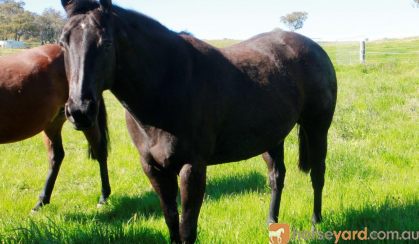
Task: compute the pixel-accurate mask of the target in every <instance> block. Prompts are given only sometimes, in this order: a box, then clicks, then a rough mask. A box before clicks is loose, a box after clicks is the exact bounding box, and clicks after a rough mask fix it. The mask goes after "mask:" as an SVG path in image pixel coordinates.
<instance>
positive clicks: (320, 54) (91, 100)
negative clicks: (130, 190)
mask: <svg viewBox="0 0 419 244" xmlns="http://www.w3.org/2000/svg"><path fill="white" fill-rule="evenodd" d="M62 4H63V6H64V8H65V10H66V12H67V14H68V17H69V19H68V22H67V23H66V25H65V27H64V30H63V34H62V39H61V45H62V46H63V48H64V50H65V63H66V69H67V75H68V79H69V80H70V96H69V99H68V101H67V104H66V114H67V116H68V118H69V119H70V121H72V122H73V123H74V125H75V126H76V127H78V128H87V127H90V126H92V125H93V123H94V121H95V117H96V116H97V111H98V109H97V107H98V104H99V103H98V98H99V97H100V95H101V93H102V92H103V90H105V89H110V90H111V91H112V92H113V94H114V95H115V96H116V97H117V98H118V99H119V101H120V102H121V103H122V104H123V106H124V107H125V108H126V109H127V110H128V112H129V114H127V122H128V127H129V131H130V134H131V137H132V139H133V141H134V142H135V144H136V146H137V148H138V150H139V152H140V155H141V162H142V166H143V169H144V171H145V173H146V174H147V176H148V177H149V179H150V181H151V183H152V185H153V187H154V189H155V190H156V192H157V193H158V195H159V196H160V201H161V206H162V208H163V213H164V217H165V220H166V223H167V225H168V227H169V231H170V238H171V240H172V242H185V243H193V242H194V241H195V240H196V235H197V222H198V215H199V211H200V208H201V204H202V200H203V197H204V192H205V181H206V167H207V165H213V164H220V163H224V162H232V161H239V160H242V159H246V158H249V157H253V156H255V155H258V154H262V153H263V155H264V159H265V160H266V162H267V164H268V169H269V179H270V184H271V187H272V199H271V205H270V211H269V217H268V221H269V222H277V220H278V211H279V203H280V199H281V192H282V188H283V184H284V177H285V165H284V145H283V144H284V139H285V137H286V136H287V135H288V133H289V132H290V131H291V129H292V128H293V127H294V126H295V125H296V124H299V125H300V131H299V139H300V158H299V165H300V168H301V169H302V170H303V171H305V172H308V171H310V170H311V179H312V182H313V188H314V214H313V219H312V221H313V223H317V222H319V221H320V220H321V202H322V189H323V185H324V173H325V157H326V151H327V132H328V129H329V126H330V124H331V121H332V117H333V113H334V108H335V104H336V91H337V84H336V75H335V71H334V68H333V66H332V63H331V62H330V59H329V58H328V56H327V54H326V53H325V52H324V51H323V50H322V48H321V47H320V46H319V45H317V44H316V43H314V42H313V41H311V40H310V39H308V38H306V37H303V36H301V35H298V34H295V33H289V32H271V33H265V34H261V35H258V36H256V37H254V38H252V39H250V40H248V41H245V42H242V43H240V44H237V45H234V46H232V47H229V48H225V49H217V48H214V47H212V46H210V45H208V44H206V43H205V42H202V41H200V40H198V39H196V38H194V37H193V36H190V35H184V34H178V33H175V32H172V31H170V30H168V29H167V28H165V27H164V26H162V25H161V24H160V23H158V22H157V21H155V20H152V19H150V18H148V17H146V16H144V15H142V14H140V13H136V12H134V11H130V10H125V9H122V8H120V7H117V6H113V5H112V1H111V0H101V1H100V2H99V3H97V2H96V1H92V0H89V1H88V0H85V1H82V0H79V1H75V0H72V1H71V0H62ZM177 175H179V176H180V193H181V202H182V216H181V220H180V223H179V214H178V209H177V203H176V196H177V192H178V182H177Z"/></svg>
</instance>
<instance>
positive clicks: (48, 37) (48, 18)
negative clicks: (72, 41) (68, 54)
mask: <svg viewBox="0 0 419 244" xmlns="http://www.w3.org/2000/svg"><path fill="white" fill-rule="evenodd" d="M64 23H65V17H63V15H62V14H61V12H60V11H58V10H55V9H52V8H48V9H45V10H44V12H43V13H42V15H41V16H39V17H38V18H37V26H38V28H39V38H40V41H41V43H57V42H58V41H59V38H60V35H61V31H62V29H63V27H64Z"/></svg>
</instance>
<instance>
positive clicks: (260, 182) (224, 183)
mask: <svg viewBox="0 0 419 244" xmlns="http://www.w3.org/2000/svg"><path fill="white" fill-rule="evenodd" d="M266 190H267V188H266V177H265V176H263V175H261V174H260V173H258V172H254V171H253V172H250V173H248V174H245V175H243V174H241V175H230V176H228V177H222V178H215V179H213V180H211V181H208V183H207V188H206V198H207V199H209V200H217V199H220V198H222V197H223V196H229V195H237V194H244V193H248V192H264V191H266Z"/></svg>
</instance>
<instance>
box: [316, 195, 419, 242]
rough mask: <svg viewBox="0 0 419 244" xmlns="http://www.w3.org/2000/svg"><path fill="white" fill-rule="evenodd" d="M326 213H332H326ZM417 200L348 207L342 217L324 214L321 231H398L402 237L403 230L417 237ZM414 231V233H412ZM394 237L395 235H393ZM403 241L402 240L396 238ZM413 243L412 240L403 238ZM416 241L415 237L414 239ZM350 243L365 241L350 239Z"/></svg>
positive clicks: (418, 211)
mask: <svg viewBox="0 0 419 244" xmlns="http://www.w3.org/2000/svg"><path fill="white" fill-rule="evenodd" d="M327 215H333V213H328V214H327ZM418 216H419V201H413V202H411V203H408V204H402V205H396V204H394V203H389V202H388V201H386V202H385V203H384V204H382V205H381V206H379V207H373V206H366V207H364V208H363V209H359V210H358V209H348V210H346V211H345V212H344V213H343V216H342V217H343V218H342V219H340V218H339V219H334V218H333V216H330V217H329V218H328V217H327V216H325V217H326V218H325V222H324V223H323V224H322V225H321V228H320V229H319V230H321V231H329V230H330V231H345V230H349V231H352V230H356V231H360V230H364V228H367V229H368V233H371V232H372V231H377V232H379V231H398V232H399V235H400V236H399V237H402V236H401V235H402V233H403V232H404V231H409V232H411V237H416V238H418V237H419V236H418V226H419V221H418ZM413 233H414V234H413ZM394 238H396V237H394ZM376 241H379V242H380V243H394V242H395V241H396V239H393V240H391V239H390V240H376ZM397 241H403V240H397ZM404 241H405V242H407V243H408V242H411V243H413V242H414V240H413V239H411V240H409V241H408V240H404ZM416 241H417V239H416ZM323 242H324V241H314V242H313V243H323ZM351 243H365V241H360V240H351Z"/></svg>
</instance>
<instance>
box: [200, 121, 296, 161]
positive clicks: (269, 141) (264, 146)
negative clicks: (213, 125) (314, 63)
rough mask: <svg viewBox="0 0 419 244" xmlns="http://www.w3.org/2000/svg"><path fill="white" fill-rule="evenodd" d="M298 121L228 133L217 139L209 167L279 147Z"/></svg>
mask: <svg viewBox="0 0 419 244" xmlns="http://www.w3.org/2000/svg"><path fill="white" fill-rule="evenodd" d="M295 124H296V120H289V121H287V122H286V123H284V124H282V125H281V123H278V124H271V125H268V124H267V125H265V126H261V127H260V128H257V129H255V128H249V129H248V130H243V131H238V133H226V134H224V135H219V137H218V138H217V142H216V146H215V150H214V153H213V154H212V156H211V159H210V160H209V161H208V164H209V165H212V164H220V163H226V162H236V161H240V160H245V159H248V158H251V157H254V156H257V155H259V154H262V153H264V152H266V151H268V150H270V149H273V148H275V147H278V146H279V143H280V142H282V141H283V140H284V139H285V137H286V136H287V135H288V134H289V132H290V131H291V130H292V128H293V127H294V126H295Z"/></svg>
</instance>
